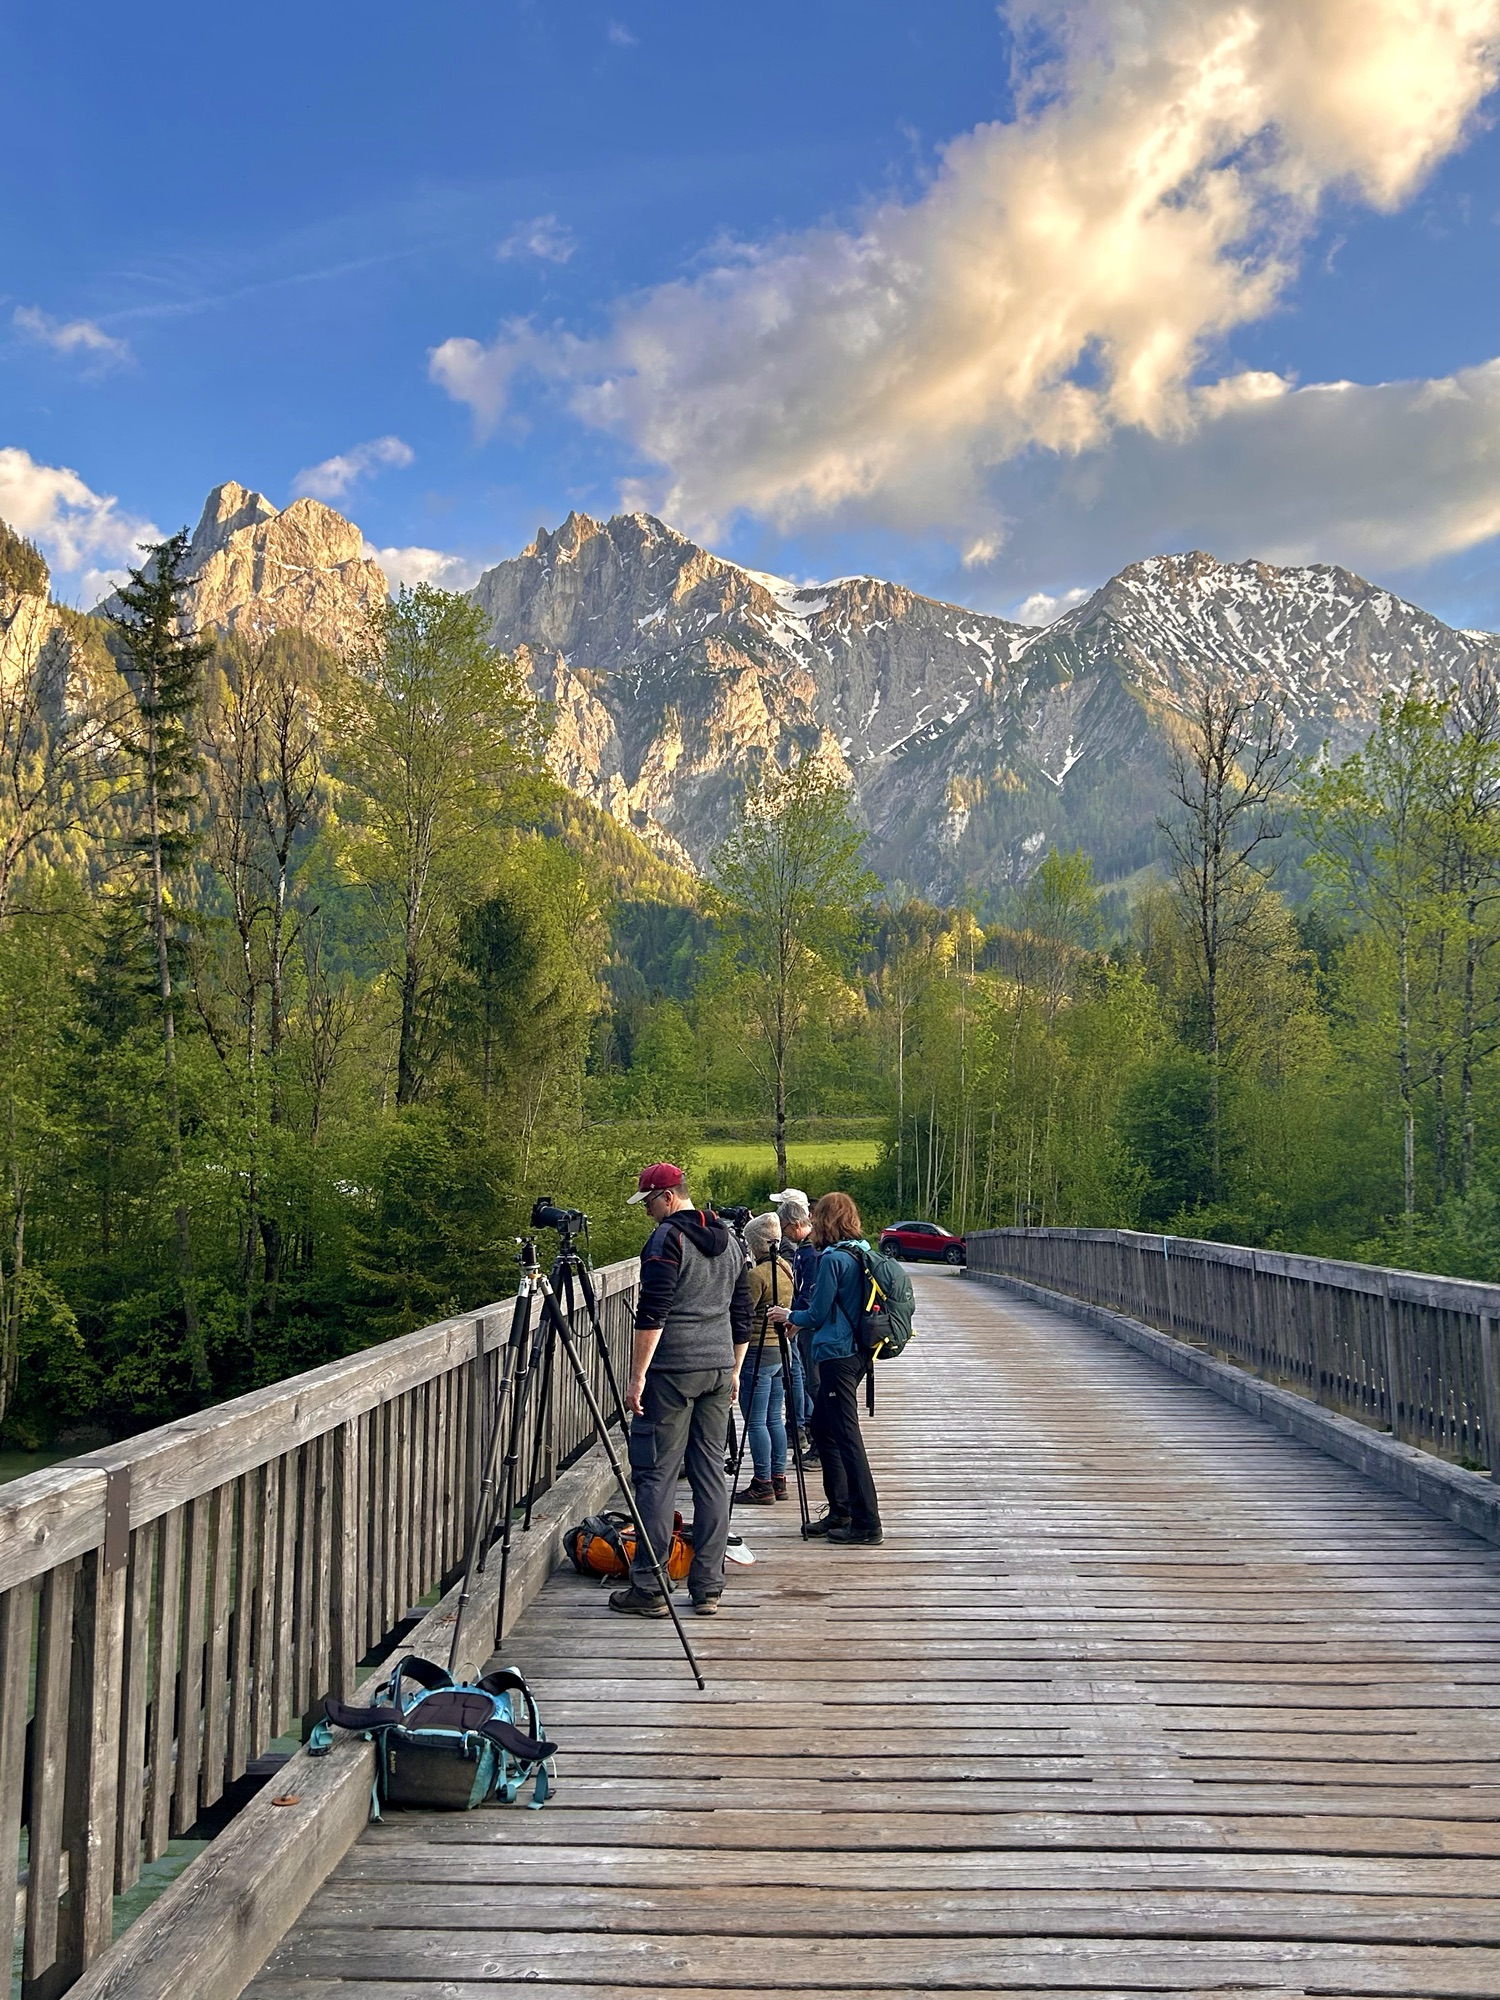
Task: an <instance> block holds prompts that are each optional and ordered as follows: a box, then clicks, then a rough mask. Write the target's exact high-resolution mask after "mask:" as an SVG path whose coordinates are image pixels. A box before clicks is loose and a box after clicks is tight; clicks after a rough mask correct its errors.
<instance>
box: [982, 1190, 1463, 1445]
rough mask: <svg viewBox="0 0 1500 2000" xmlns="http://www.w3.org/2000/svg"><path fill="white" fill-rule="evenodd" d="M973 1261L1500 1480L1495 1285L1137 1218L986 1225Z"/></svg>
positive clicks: (1001, 1274)
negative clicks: (1103, 1223)
mask: <svg viewBox="0 0 1500 2000" xmlns="http://www.w3.org/2000/svg"><path fill="white" fill-rule="evenodd" d="M968 1242H969V1265H970V1268H971V1269H972V1270H974V1271H975V1272H976V1274H983V1273H984V1272H986V1271H989V1272H991V1273H993V1274H994V1275H996V1276H1000V1277H1011V1278H1018V1279H1020V1280H1022V1281H1023V1282H1026V1283H1031V1284H1036V1285H1039V1286H1041V1287H1042V1288H1043V1289H1045V1290H1048V1291H1052V1292H1060V1293H1062V1294H1063V1295H1064V1296H1066V1297H1070V1298H1076V1299H1080V1300H1082V1301H1085V1302H1086V1303H1088V1304H1089V1305H1092V1306H1096V1307H1101V1308H1103V1309H1104V1310H1105V1311H1107V1312H1117V1313H1124V1314H1125V1315H1126V1316H1127V1317H1128V1318H1130V1319H1133V1320H1136V1321H1139V1322H1142V1323H1144V1324H1145V1325H1147V1326H1151V1327H1154V1328H1155V1329H1156V1330H1157V1332H1159V1333H1165V1334H1168V1335H1170V1336H1171V1337H1173V1338H1175V1339H1179V1340H1186V1341H1188V1342H1189V1343H1191V1344H1194V1345H1197V1346H1200V1347H1204V1348H1207V1349H1209V1350H1210V1351H1211V1352H1212V1353H1214V1354H1216V1355H1218V1356H1219V1357H1220V1358H1221V1359H1223V1360H1225V1361H1228V1362H1230V1363H1232V1364H1233V1365H1234V1366H1235V1367H1237V1368H1242V1369H1245V1370H1247V1371H1248V1372H1249V1373H1251V1374H1252V1375H1255V1376H1258V1377H1259V1378H1260V1379H1261V1380H1263V1381H1268V1382H1272V1383H1275V1384H1277V1385H1278V1386H1279V1387H1281V1388H1283V1389H1287V1390H1290V1391H1292V1392H1293V1393H1294V1394H1296V1395H1300V1396H1303V1397H1306V1398H1307V1399H1308V1401H1310V1402H1314V1403H1318V1404H1320V1405H1321V1406H1322V1407H1324V1408H1325V1409H1330V1410H1333V1411H1335V1412H1337V1413H1338V1414H1339V1415H1340V1416H1343V1417H1350V1418H1353V1419H1354V1420H1355V1421H1356V1422H1357V1423H1362V1424H1365V1425H1368V1426H1369V1427H1370V1428H1371V1429H1373V1430H1380V1431H1387V1432H1389V1433H1390V1434H1391V1436H1392V1437H1394V1438H1395V1439H1396V1440H1397V1442H1398V1443H1401V1444H1408V1445H1414V1446H1416V1447H1417V1448H1418V1449H1419V1450H1423V1451H1430V1452H1432V1453H1434V1454H1436V1455H1437V1456H1439V1457H1442V1458H1446V1459H1448V1460H1450V1461H1452V1462H1456V1463H1457V1464H1458V1465H1460V1466H1464V1467H1468V1468H1469V1469H1471V1470H1474V1469H1477V1468H1479V1467H1481V1466H1484V1467H1488V1469H1489V1471H1490V1475H1491V1477H1492V1479H1495V1480H1497V1481H1500V1285H1486V1284H1480V1283H1477V1282H1475V1281H1473V1280H1471V1279H1467V1278H1444V1277H1439V1276H1437V1275H1435V1274H1431V1273H1428V1272H1424V1271H1403V1270H1400V1269H1395V1268H1391V1267H1388V1266H1385V1265H1380V1264H1355V1263H1346V1262H1343V1261H1341V1260H1338V1259H1335V1258H1331V1257H1309V1256H1304V1255H1300V1254H1298V1253H1297V1252H1294V1251H1286V1250H1258V1249H1250V1248H1247V1247H1246V1246H1244V1245H1242V1244H1235V1243H1209V1242H1206V1241H1204V1240H1203V1239H1202V1238H1200V1237H1184V1236H1165V1235H1148V1234H1146V1233H1145V1232H1144V1231H1141V1230H1134V1229H1075V1228H1058V1229H1040V1228H1019V1229H984V1230H975V1231H973V1232H971V1234H970V1236H969V1239H968Z"/></svg>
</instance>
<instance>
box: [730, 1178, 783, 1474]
mask: <svg viewBox="0 0 1500 2000" xmlns="http://www.w3.org/2000/svg"><path fill="white" fill-rule="evenodd" d="M745 1248H746V1249H747V1250H748V1251H749V1253H750V1256H751V1258H752V1259H753V1262H752V1264H751V1268H750V1311H751V1321H750V1350H749V1353H748V1354H747V1355H746V1357H745V1361H744V1363H743V1365H742V1366H741V1368H740V1414H741V1416H742V1417H743V1418H744V1422H745V1434H746V1437H747V1439H748V1442H749V1446H750V1463H751V1467H752V1469H753V1473H754V1477H753V1478H752V1479H751V1481H750V1484H749V1485H748V1486H746V1487H744V1488H742V1489H741V1491H740V1492H738V1493H736V1495H735V1496H734V1497H735V1499H736V1500H748V1501H750V1502H752V1503H753V1504H755V1505H760V1506H771V1505H773V1504H774V1503H775V1502H776V1501H778V1500H785V1498H786V1497H787V1495H786V1420H785V1415H784V1412H785V1408H786V1384H785V1382H784V1381H783V1379H782V1371H781V1343H780V1342H779V1341H778V1339H777V1337H776V1328H775V1327H774V1326H773V1325H772V1324H771V1322H770V1320H769V1319H768V1318H767V1316H766V1315H767V1313H768V1311H769V1309H770V1307H772V1306H779V1305H790V1304H791V1302H792V1286H793V1281H792V1267H791V1265H790V1264H788V1263H787V1261H786V1260H785V1258H784V1257H783V1256H782V1254H781V1222H780V1219H779V1218H778V1217H777V1216H775V1215H757V1216H755V1217H753V1218H752V1219H751V1221H749V1222H747V1223H746V1225H745ZM787 1344H788V1347H790V1345H791V1343H790V1342H788V1343H787Z"/></svg>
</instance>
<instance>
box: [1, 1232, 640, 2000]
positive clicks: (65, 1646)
mask: <svg viewBox="0 0 1500 2000" xmlns="http://www.w3.org/2000/svg"><path fill="white" fill-rule="evenodd" d="M637 1275H638V1266H637V1264H636V1262H635V1261H634V1260H631V1261H630V1262H628V1263H621V1264H612V1265H609V1266H607V1267H605V1268H604V1269H602V1270H601V1271H599V1272H598V1274H597V1284H598V1288H599V1292H600V1296H601V1301H602V1318H603V1322H604V1327H605V1332H606V1335H607V1338H608V1341H609V1345H610V1350H611V1353H612V1355H613V1357H614V1360H615V1365H616V1369H617V1372H622V1374H623V1370H624V1368H625V1364H626V1363H627V1360H628V1351H629V1341H630V1324H631V1318H632V1314H633V1308H634V1299H635V1291H636V1283H637ZM510 1323H511V1302H510V1301H506V1302H505V1303H504V1304H501V1305H493V1306H486V1307H484V1308H483V1309H482V1310H480V1311H478V1312H475V1313H466V1314H463V1315H461V1316H460V1317H458V1318H455V1319H451V1320H445V1321H443V1322H442V1323H441V1324H440V1325H437V1326H429V1327H424V1328H423V1329H422V1330H421V1331H420V1332H418V1333H412V1334H408V1335H406V1336H405V1337H404V1338H402V1339H398V1340H392V1341H389V1342H387V1343H386V1344H385V1345H384V1346H381V1347H375V1348H371V1349H369V1350H368V1351H366V1352H365V1353H362V1354H357V1355H354V1356H352V1357H350V1358H349V1359H348V1360H345V1361H336V1362H332V1363H330V1364H329V1365H328V1366H327V1367H324V1368H317V1369H314V1370H312V1371H311V1372H310V1373H308V1374H305V1375H297V1376H293V1377H292V1378H291V1379H290V1380H289V1381H285V1382H278V1383H276V1384H275V1385H274V1387H272V1388H269V1389H262V1390H258V1391H256V1392H255V1393H254V1394H252V1395H248V1396H241V1397H238V1398H236V1400H235V1401H233V1402H229V1403H221V1404H219V1405H217V1406H216V1407H214V1408H212V1409H208V1410H204V1411H202V1412H201V1413H200V1414H198V1415H197V1416H192V1417H186V1418H183V1419H182V1420H181V1421H180V1422H177V1423H173V1424H167V1425H165V1426H163V1427H162V1428H161V1429H160V1430H155V1431H148V1432H146V1433H145V1434H144V1435H142V1436H140V1437H136V1438H131V1439H129V1440H128V1441H127V1442H125V1443H123V1444H119V1445H113V1446H110V1447H109V1448H108V1449H106V1450H103V1451H97V1452H93V1453H91V1454H89V1455H88V1456H87V1457H84V1458H76V1459H72V1460H70V1461H69V1462H67V1463H66V1464H63V1465H57V1466H53V1467H52V1468H50V1469H49V1470H47V1471H45V1472H38V1473H34V1474H32V1475H31V1476H29V1477H28V1478H25V1479H19V1480H16V1481H14V1482H13V1483H12V1484H10V1485H8V1486H5V1487H0V1677H3V1678H0V1855H5V1854H8V1855H10V1856H11V1857H12V1860H13V1862H14V1864H15V1866H16V1868H17V1869H18V1870H20V1864H21V1862H22V1859H23V1857H24V1861H25V1867H24V1870H21V1871H20V1873H19V1875H18V1876H16V1877H13V1879H18V1880H19V1882H20V1885H21V1886H20V1888H19V1889H18V1892H17V1894H16V1896H15V1898H14V1901H13V1900H12V1898H11V1896H10V1895H9V1894H0V1948H3V1955H0V1964H6V1965H8V1964H9V1963H10V1961H11V1957H12V1954H13V1950H14V1944H15V1937H14V1933H13V1930H12V1925H13V1923H15V1924H18V1925H21V1926H22V1927H23V1930H24V1950H23V1958H22V1992H23V1996H24V2000H44V1996H50V1995H53V1994H58V1993H63V1992H65V1991H66V1990H67V1988H68V1987H69V1986H70V1985H71V1984H72V1983H73V1981H74V1980H76V1979H77V1978H78V1976H79V1975H80V1973H81V1972H82V1971H83V1970H84V1968H85V1967H86V1966H87V1965H88V1964H89V1963H90V1962H91V1961H92V1960H93V1959H94V1958H96V1957H97V1956H98V1955H99V1953H100V1952H101V1951H102V1950H103V1949H104V1947H105V1946H106V1945H107V1944H108V1943H109V1941H110V1934H111V1927H112V1921H113V1899H114V1897H115V1896H116V1895H119V1894H121V1893H123V1892H124V1891H126V1890H128V1889H130V1888H132V1887H133V1886H134V1885H135V1883H136V1882H137V1881H138V1880H139V1879H140V1873H141V1867H142V1864H143V1862H148V1861H153V1860H155V1859H157V1858H158V1857H159V1856H160V1855H162V1854H163V1853H164V1852H165V1850H166V1847H167V1843H168V1841H169V1839H171V1838H172V1837H173V1836H174V1835H176V1834H181V1833H184V1832H186V1831H187V1829H188V1828H189V1827H191V1826H192V1825H193V1823H194V1822H195V1821H196V1820H197V1819H198V1817H199V1815H200V1813H201V1812H203V1811H204V1809H205V1808H207V1807H210V1806H212V1805H214V1804H215V1803H216V1802H217V1801H218V1800H220V1799H221V1798H222V1797H223V1795H224V1792H225V1789H226V1787H228V1786H230V1785H232V1784H233V1783H234V1782H235V1781H236V1780H237V1779H238V1778H240V1777H241V1776H242V1775H243V1773H244V1772H245V1770H246V1769H247V1767H248V1766H249V1764H250V1763H251V1761H252V1760H253V1759H254V1758H256V1757H258V1756H260V1755H261V1754H262V1753H263V1752H264V1751H265V1750H266V1748H267V1746H268V1745H269V1744H271V1743H272V1742H274V1741H275V1739H276V1738H278V1737H284V1736H287V1735H288V1734H291V1733H293V1732H298V1731H300V1729H301V1726H302V1723H303V1720H304V1718H307V1717H310V1716H312V1715H314V1714H315V1713H317V1712H318V1711H320V1710H321V1706H322V1702H323V1698H324V1696H325V1695H327V1694H336V1695H341V1696H344V1697H347V1696H348V1695H349V1694H351V1693H352V1692H353V1690H354V1685H355V1678H356V1676H355V1669H356V1666H357V1664H358V1662H359V1661H360V1660H361V1659H362V1658H364V1657H366V1656H367V1655H370V1654H372V1653H378V1652H379V1650H380V1649H381V1647H382V1645H383V1644H384V1643H385V1642H386V1641H387V1640H388V1639H389V1638H390V1637H391V1635H392V1634H393V1632H394V1630H395V1628H397V1627H398V1626H399V1624H400V1622H401V1620H402V1619H403V1617H404V1614H405V1613H406V1611H407V1609H408V1607H409V1606H411V1605H413V1604H415V1603H417V1602H418V1600H420V1599H421V1598H422V1597H424V1596H426V1595H427V1594H428V1593H429V1592H431V1591H433V1590H435V1589H438V1588H440V1587H446V1586H447V1584H448V1583H449V1582H450V1581H451V1580H452V1578H453V1577H454V1576H455V1574H456V1572H457V1569H458V1567H459V1565H460V1564H461V1561H462V1556H463V1549H464V1542H465V1534H466V1529H467V1524H468V1521H469V1517H470V1512H471V1508H472V1505H473V1501H474V1498H475V1495H476V1493H477V1489H478V1481H479V1467H480V1460H481V1454H482V1441H483V1439H484V1436H485V1433H486V1428H487V1419H488V1417H489V1416H490V1414H491V1408H492V1398H493V1397H494V1394H495V1392H496V1387H497V1381H498V1375H499V1366H500V1357H499V1349H500V1348H501V1347H502V1346H503V1345H504V1343H505V1341H506V1338H507V1335H508V1333H509V1329H510ZM594 1365H595V1385H596V1388H597V1389H598V1390H599V1393H600V1395H601V1400H606V1401H607V1399H606V1398H605V1395H604V1390H603V1384H602V1370H601V1369H600V1367H599V1364H598V1359H597V1356H596V1357H595V1364H594ZM533 1421H534V1420H533ZM591 1436H592V1432H591V1430H590V1427H589V1420H588V1414H587V1411H586V1409H585V1408H584V1405H583V1399H582V1396H581V1395H580V1393H579V1390H578V1387H577V1385H576V1383H575V1382H574V1381H573V1380H572V1379H571V1377H570V1376H568V1375H567V1371H565V1370H564V1369H562V1368H561V1367H559V1368H558V1369H557V1370H556V1371H555V1373H554V1379H553V1385H552V1397H551V1407H550V1413H549V1418H548V1422H547V1426H546V1431H545V1435H544V1437H543V1439H542V1443H541V1455H540V1465H541V1471H540V1476H539V1478H538V1481H537V1490H538V1492H540V1491H542V1490H544V1489H545V1488H546V1487H547V1486H548V1485H550V1484H551V1482H552V1480H553V1478H554V1477H555V1476H556V1474H557V1472H559V1471H560V1470H562V1469H563V1468H564V1467H565V1466H566V1465H568V1464H569V1463H570V1462H571V1461H572V1460H573V1459H574V1458H575V1457H577V1456H579V1455H580V1454H581V1453H582V1452H583V1451H584V1450H585V1449H586V1448H587V1446H588V1443H589V1441H590V1438H591ZM535 1442H536V1440H535V1432H534V1428H530V1427H529V1429H528V1435H527V1436H526V1437H525V1438H524V1439H523V1448H522V1458H521V1465H522V1468H523V1469H525V1468H529V1467H530V1465H531V1464H532V1452H533V1446H534V1444H535ZM33 1668H34V1688H35V1692H34V1695H33V1696H32V1697H31V1698H30V1699H29V1700H28V1683H29V1681H30V1680H31V1678H32V1674H33ZM23 1836H24V1847H23Z"/></svg>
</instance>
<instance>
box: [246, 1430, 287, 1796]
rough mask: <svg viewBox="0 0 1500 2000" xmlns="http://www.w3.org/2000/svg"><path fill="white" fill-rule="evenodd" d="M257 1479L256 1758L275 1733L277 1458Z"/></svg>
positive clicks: (253, 1735) (253, 1736) (253, 1751)
mask: <svg viewBox="0 0 1500 2000" xmlns="http://www.w3.org/2000/svg"><path fill="white" fill-rule="evenodd" d="M255 1478H256V1481H257V1487H256V1491H257V1494H258V1508H259V1516H260V1519H259V1526H258V1529H257V1533H256V1547H257V1550H258V1558H257V1561H258V1568H257V1573H256V1587H255V1592H254V1597H253V1612H254V1627H255V1630H254V1638H253V1653H254V1674H255V1714H254V1721H253V1726H252V1729H251V1736H250V1743H251V1749H250V1754H251V1756H252V1757H258V1756H259V1755H260V1754H261V1752H262V1751H263V1750H264V1749H265V1747H266V1745H267V1744H268V1743H269V1742H270V1740H271V1738H272V1736H273V1735H274V1734H275V1727H274V1714H275V1709H274V1702H275V1673H276V1669H275V1661H276V1564H277V1552H278V1542H279V1536H280V1526H281V1467H280V1464H279V1462H278V1461H277V1460H275V1459H273V1460H272V1461H271V1462H270V1464H268V1465H263V1466H262V1467H261V1468H260V1471H259V1472H258V1473H257V1474H256V1475H255Z"/></svg>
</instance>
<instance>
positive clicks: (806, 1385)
mask: <svg viewBox="0 0 1500 2000" xmlns="http://www.w3.org/2000/svg"><path fill="white" fill-rule="evenodd" d="M771 1200H772V1202H773V1203H774V1204H775V1208H776V1213H777V1215H778V1216H779V1217H780V1219H781V1241H782V1243H783V1245H784V1246H785V1248H784V1252H783V1254H784V1255H785V1257H786V1259H787V1261H788V1263H789V1264H790V1265H791V1267H792V1304H793V1305H794V1306H805V1305H806V1304H807V1302H808V1300H809V1299H810V1298H811V1297H812V1293H813V1286H814V1285H815V1284H816V1283H817V1281H818V1256H819V1252H818V1250H817V1249H816V1248H815V1246H814V1244H813V1242H812V1202H811V1200H810V1199H809V1198H808V1196H807V1195H805V1194H804V1193H803V1191H802V1189H801V1188H794V1187H788V1188H783V1189H782V1190H781V1192H780V1193H779V1194H773V1195H772V1196H771ZM787 1331H788V1333H789V1334H790V1335H791V1339H790V1341H789V1342H788V1343H787V1345H788V1348H789V1350H790V1353H791V1362H792V1409H793V1410H794V1412H795V1413H796V1418H797V1429H798V1430H799V1431H800V1432H801V1433H802V1455H803V1457H804V1458H806V1459H809V1460H813V1459H816V1458H817V1455H818V1451H817V1446H816V1445H815V1444H814V1442H813V1440H812V1439H811V1437H809V1436H808V1434H807V1427H808V1425H809V1424H810V1423H811V1421H812V1406H813V1397H814V1395H815V1394H816V1392H817V1386H818V1380H817V1363H816V1362H814V1361H812V1360H811V1359H810V1358H809V1356H808V1352H807V1340H806V1339H805V1337H804V1336H803V1335H802V1334H801V1333H799V1332H798V1330H797V1328H796V1327H788V1328H787Z"/></svg>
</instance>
